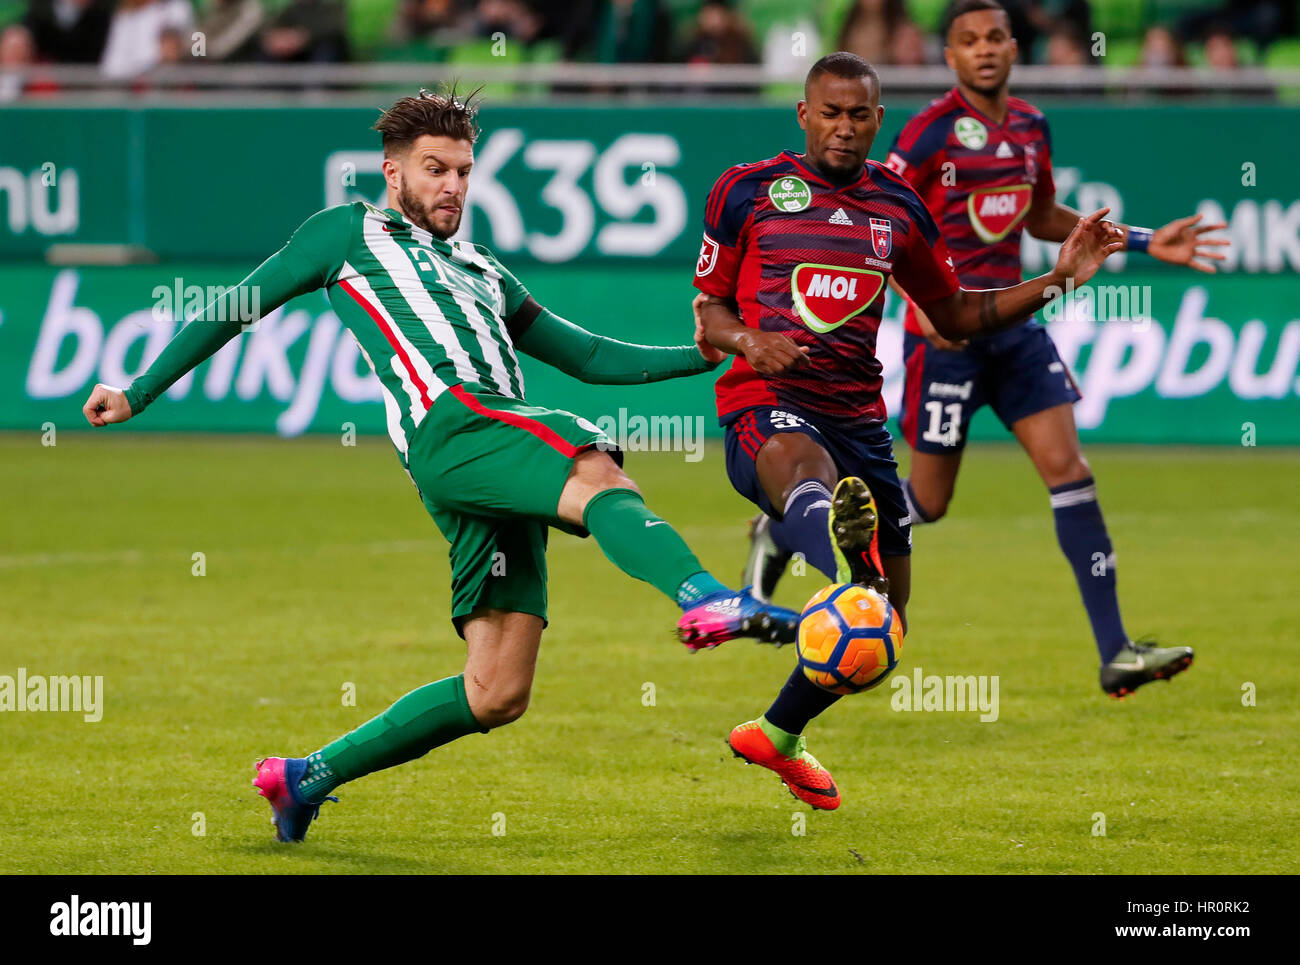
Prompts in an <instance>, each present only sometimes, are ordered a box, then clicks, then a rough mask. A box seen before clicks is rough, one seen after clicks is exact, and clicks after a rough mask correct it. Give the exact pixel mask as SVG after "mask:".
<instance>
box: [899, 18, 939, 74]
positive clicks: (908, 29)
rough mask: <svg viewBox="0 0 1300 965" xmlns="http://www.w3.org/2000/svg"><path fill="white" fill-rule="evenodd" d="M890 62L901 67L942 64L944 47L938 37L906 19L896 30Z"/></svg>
mask: <svg viewBox="0 0 1300 965" xmlns="http://www.w3.org/2000/svg"><path fill="white" fill-rule="evenodd" d="M889 63H891V64H897V65H898V66H899V67H924V66H925V65H926V64H942V63H943V49H942V46H941V45H940V43H939V40H938V38H937V37H932V36H930V35H929V34H927V33H926V32H925V31H924V30H922V29H921V28H920V27H918V26H917V25H916V24H914V23H913V22H912V21H910V20H904V21H903V22H902V23H900V24H899V25H898V29H897V30H895V31H894V41H893V43H892V44H891V45H890V48H889Z"/></svg>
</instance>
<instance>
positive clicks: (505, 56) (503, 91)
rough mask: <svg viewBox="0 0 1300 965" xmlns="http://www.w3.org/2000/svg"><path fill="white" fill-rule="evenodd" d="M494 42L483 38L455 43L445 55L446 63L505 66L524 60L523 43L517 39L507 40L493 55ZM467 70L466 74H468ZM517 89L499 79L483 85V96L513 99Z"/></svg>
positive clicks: (458, 65) (465, 65) (505, 99)
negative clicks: (496, 53) (497, 53)
mask: <svg viewBox="0 0 1300 965" xmlns="http://www.w3.org/2000/svg"><path fill="white" fill-rule="evenodd" d="M494 44H495V41H493V40H492V39H491V38H486V39H483V40H469V41H466V42H465V43H462V44H457V45H456V46H455V47H453V48H452V49H451V52H450V53H449V55H448V57H447V63H449V64H452V65H454V66H456V67H468V68H473V67H506V66H513V65H518V64H522V63H523V62H524V59H525V56H524V45H523V44H522V43H521V42H519V41H507V42H506V43H505V45H504V48H503V50H502V51H501V55H500V56H494V55H493V51H492V48H493V46H494ZM468 73H469V72H467V74H466V75H467V76H468ZM518 93H519V91H518V88H517V86H516V85H515V84H506V83H501V82H499V81H497V82H493V83H488V84H484V85H483V96H484V97H486V98H489V99H491V100H494V101H497V102H498V103H500V102H501V101H509V100H514V99H515V97H516V96H517V95H518Z"/></svg>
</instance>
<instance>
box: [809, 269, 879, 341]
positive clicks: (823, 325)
mask: <svg viewBox="0 0 1300 965" xmlns="http://www.w3.org/2000/svg"><path fill="white" fill-rule="evenodd" d="M884 287H885V276H884V275H883V274H881V273H880V272H878V271H868V270H866V269H863V268H841V267H839V266H837V265H815V264H811V263H809V262H805V263H803V264H801V265H796V266H795V269H794V271H792V272H791V273H790V291H791V294H792V295H793V296H794V308H795V311H796V312H798V313H799V317H800V318H801V319H803V323H804V324H805V325H807V326H808V327H809V328H810V329H812V330H813V331H814V332H820V333H823V334H825V333H826V332H830V331H833V330H834V329H837V328H839V327H840V326H841V325H843V324H844V323H845V322H847V321H848V320H849V319H850V318H852V317H853V316H854V315H858V314H860V313H861V312H862V311H864V310H865V309H866V308H867V306H868V305H870V304H871V303H872V302H874V301H875V300H876V298H877V297H879V295H880V293H881V291H882V290H883V289H884Z"/></svg>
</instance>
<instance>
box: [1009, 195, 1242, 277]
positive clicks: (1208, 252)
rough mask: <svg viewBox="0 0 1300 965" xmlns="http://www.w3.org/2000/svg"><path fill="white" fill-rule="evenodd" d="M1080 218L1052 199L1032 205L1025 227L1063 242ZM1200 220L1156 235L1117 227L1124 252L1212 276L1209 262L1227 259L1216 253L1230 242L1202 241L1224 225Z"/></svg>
mask: <svg viewBox="0 0 1300 965" xmlns="http://www.w3.org/2000/svg"><path fill="white" fill-rule="evenodd" d="M1081 217H1082V215H1081V214H1079V212H1077V211H1075V210H1074V209H1073V208H1070V207H1067V206H1066V205H1063V204H1061V203H1060V202H1059V201H1057V200H1055V198H1053V199H1052V201H1051V202H1050V203H1047V204H1044V203H1042V202H1035V203H1034V206H1033V207H1032V208H1030V209H1029V215H1028V217H1027V218H1026V219H1025V227H1026V228H1027V229H1028V230H1029V233H1030V234H1031V235H1033V236H1034V237H1035V238H1041V239H1042V240H1043V241H1064V240H1065V239H1066V238H1068V237H1069V235H1070V232H1071V231H1073V230H1074V226H1075V225H1076V224H1078V223H1079V219H1080V218H1081ZM1202 217H1203V216H1202V215H1199V214H1194V215H1188V216H1187V217H1186V218H1178V219H1177V220H1175V221H1171V222H1169V224H1167V225H1164V226H1163V227H1160V228H1157V229H1155V231H1152V230H1151V229H1149V228H1130V227H1128V226H1126V225H1122V224H1121V225H1116V227H1118V228H1119V229H1120V231H1122V232H1123V233H1124V250H1126V251H1145V252H1146V253H1147V254H1149V255H1150V256H1151V257H1152V258H1155V259H1157V260H1158V261H1164V262H1168V263H1169V264H1171V265H1186V266H1187V267H1188V268H1193V269H1195V270H1196V271H1201V272H1205V273H1206V274H1211V275H1212V274H1214V273H1215V272H1216V271H1217V269H1216V268H1215V266H1214V265H1213V264H1211V262H1215V261H1223V259H1224V258H1225V257H1226V256H1225V255H1224V254H1223V252H1221V251H1217V250H1216V249H1218V248H1225V247H1227V246H1228V245H1229V244H1231V242H1230V241H1228V239H1226V238H1204V237H1202V235H1205V234H1208V233H1209V232H1211V231H1221V230H1223V229H1224V228H1226V227H1227V225H1226V224H1224V223H1223V222H1219V223H1217V224H1207V225H1198V224H1197V222H1198V221H1200V220H1201V218H1202Z"/></svg>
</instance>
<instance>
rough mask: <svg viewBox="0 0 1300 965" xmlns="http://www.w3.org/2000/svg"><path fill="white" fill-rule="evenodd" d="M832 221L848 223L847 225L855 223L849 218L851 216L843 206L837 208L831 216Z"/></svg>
mask: <svg viewBox="0 0 1300 965" xmlns="http://www.w3.org/2000/svg"><path fill="white" fill-rule="evenodd" d="M830 222H831V224H847V225H851V224H853V222H852V221H851V220H850V219H849V216H848V215H847V214H845V213H844V209H843V208H836V209H835V213H834V214H833V215H831V217H830Z"/></svg>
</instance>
